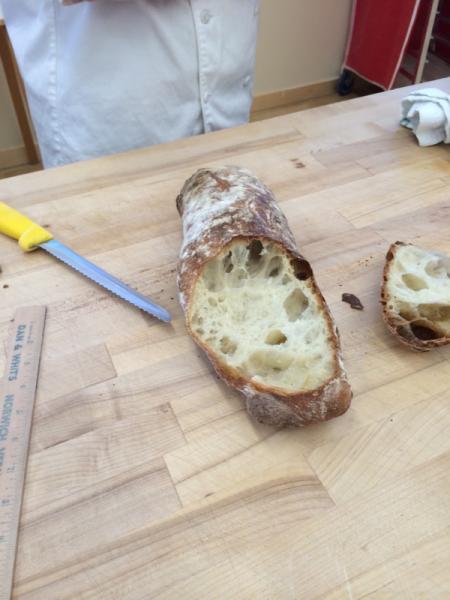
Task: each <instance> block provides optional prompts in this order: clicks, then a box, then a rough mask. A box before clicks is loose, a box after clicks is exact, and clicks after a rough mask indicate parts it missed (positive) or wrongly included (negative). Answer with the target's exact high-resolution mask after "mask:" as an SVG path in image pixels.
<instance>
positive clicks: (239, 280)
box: [229, 268, 248, 287]
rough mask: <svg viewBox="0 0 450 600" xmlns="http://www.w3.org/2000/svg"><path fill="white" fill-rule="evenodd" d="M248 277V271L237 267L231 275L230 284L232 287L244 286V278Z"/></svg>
mask: <svg viewBox="0 0 450 600" xmlns="http://www.w3.org/2000/svg"><path fill="white" fill-rule="evenodd" d="M247 277H248V275H247V272H246V271H245V270H244V269H242V268H239V269H235V270H234V271H233V273H232V275H230V278H229V285H230V286H231V287H242V286H243V285H244V279H247Z"/></svg>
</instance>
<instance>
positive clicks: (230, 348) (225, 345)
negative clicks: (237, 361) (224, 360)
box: [220, 335, 237, 354]
mask: <svg viewBox="0 0 450 600" xmlns="http://www.w3.org/2000/svg"><path fill="white" fill-rule="evenodd" d="M236 349H237V344H236V343H235V342H233V340H230V338H229V337H228V336H226V335H224V336H223V337H222V338H220V351H221V352H222V353H223V354H234V353H235V352H236Z"/></svg>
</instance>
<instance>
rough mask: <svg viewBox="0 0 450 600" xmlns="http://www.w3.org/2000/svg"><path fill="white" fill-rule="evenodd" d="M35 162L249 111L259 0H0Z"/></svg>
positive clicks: (241, 118)
mask: <svg viewBox="0 0 450 600" xmlns="http://www.w3.org/2000/svg"><path fill="white" fill-rule="evenodd" d="M2 6H3V11H4V14H5V21H6V25H7V28H8V32H9V34H10V37H11V40H12V43H13V47H14V51H15V54H16V57H17V60H18V63H19V67H20V70H21V73H22V75H23V78H24V80H25V86H26V90H27V96H28V100H29V104H30V110H31V115H32V118H33V122H34V125H35V128H36V132H37V136H38V141H39V146H40V149H41V154H42V157H43V162H44V165H45V166H47V167H48V166H53V165H61V164H64V163H68V162H74V161H77V160H82V159H87V158H92V157H95V156H100V155H106V154H112V153H115V152H120V151H125V150H128V149H130V148H138V147H142V146H149V145H151V144H157V143H160V142H164V141H169V140H174V139H178V138H181V137H186V136H190V135H195V134H199V133H202V132H205V131H212V130H216V129H222V128H225V127H230V126H234V125H238V124H241V123H244V122H246V121H247V120H248V117H249V112H250V106H251V100H252V84H253V67H254V59H255V46H256V36H257V28H258V13H259V0H96V1H95V2H82V3H80V4H74V5H73V6H62V5H61V4H60V2H59V1H58V0H2Z"/></svg>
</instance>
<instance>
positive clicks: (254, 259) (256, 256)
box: [245, 240, 264, 275]
mask: <svg viewBox="0 0 450 600" xmlns="http://www.w3.org/2000/svg"><path fill="white" fill-rule="evenodd" d="M247 250H248V257H247V262H246V263H245V266H246V269H247V271H248V273H249V275H254V274H255V273H257V272H258V271H259V270H260V269H261V267H262V266H263V263H264V258H263V250H264V246H263V245H262V242H261V241H260V240H252V241H251V242H250V244H249V245H248V246H247Z"/></svg>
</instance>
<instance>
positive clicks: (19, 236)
mask: <svg viewBox="0 0 450 600" xmlns="http://www.w3.org/2000/svg"><path fill="white" fill-rule="evenodd" d="M0 232H1V233H4V234H6V235H8V236H9V237H12V238H14V239H16V240H18V241H19V246H20V247H21V248H22V250H25V251H26V252H28V251H30V250H35V249H36V248H42V249H43V250H46V251H47V252H49V253H50V254H51V255H52V256H55V257H56V258H58V259H59V260H61V261H62V262H64V263H65V264H67V265H69V266H70V267H72V268H73V269H75V270H76V271H78V272H79V273H81V274H82V275H84V276H85V277H88V278H89V279H91V280H92V281H94V282H95V283H97V284H98V285H101V286H102V287H104V288H106V289H107V290H109V291H110V292H112V293H113V294H115V295H116V296H119V298H122V299H123V300H126V301H127V302H130V304H133V305H134V306H136V307H137V308H140V309H141V310H143V311H145V312H147V313H149V314H151V315H153V316H154V317H157V318H158V319H161V321H164V322H166V323H167V322H169V321H170V320H171V316H170V314H169V312H168V311H167V310H166V309H165V308H163V307H162V306H159V305H158V304H156V303H155V302H152V300H150V299H149V298H147V297H146V296H143V295H142V294H140V293H139V292H137V291H136V290H133V289H132V288H130V287H129V286H128V285H126V284H125V283H123V282H122V281H120V279H117V277H114V276H113V275H110V274H109V273H107V272H106V271H104V270H103V269H101V268H100V267H98V266H97V265H95V264H94V263H92V262H90V261H89V260H87V259H86V258H84V257H83V256H80V255H79V254H77V253H76V252H74V251H73V250H71V249H70V248H68V247H67V246H65V245H64V244H62V243H61V242H58V241H57V240H55V239H54V238H53V235H52V234H51V233H50V232H49V231H47V230H46V229H44V228H43V227H41V226H40V225H37V224H36V223H33V221H31V220H30V219H29V218H28V217H26V216H25V215H22V214H21V213H19V212H18V211H17V210H15V209H14V208H11V207H10V206H8V205H7V204H4V203H3V202H0Z"/></svg>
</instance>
